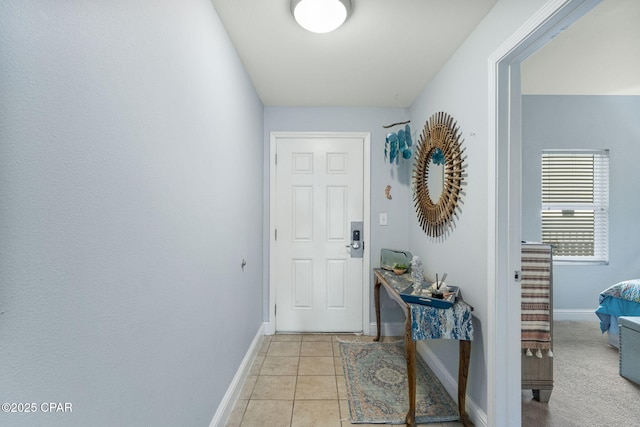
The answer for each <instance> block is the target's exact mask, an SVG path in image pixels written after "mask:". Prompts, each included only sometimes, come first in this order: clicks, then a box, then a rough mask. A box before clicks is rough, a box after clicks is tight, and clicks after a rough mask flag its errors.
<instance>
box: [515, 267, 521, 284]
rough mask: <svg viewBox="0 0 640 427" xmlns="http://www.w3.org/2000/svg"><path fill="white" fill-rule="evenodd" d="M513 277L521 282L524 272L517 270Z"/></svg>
mask: <svg viewBox="0 0 640 427" xmlns="http://www.w3.org/2000/svg"><path fill="white" fill-rule="evenodd" d="M513 278H514V279H515V280H516V282H519V281H521V280H522V272H521V271H520V270H516V271H515V272H514V273H513Z"/></svg>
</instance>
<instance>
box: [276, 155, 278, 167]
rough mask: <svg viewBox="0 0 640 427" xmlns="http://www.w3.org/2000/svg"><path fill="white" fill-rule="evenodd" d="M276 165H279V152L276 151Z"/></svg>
mask: <svg viewBox="0 0 640 427" xmlns="http://www.w3.org/2000/svg"><path fill="white" fill-rule="evenodd" d="M276 166H278V153H276Z"/></svg>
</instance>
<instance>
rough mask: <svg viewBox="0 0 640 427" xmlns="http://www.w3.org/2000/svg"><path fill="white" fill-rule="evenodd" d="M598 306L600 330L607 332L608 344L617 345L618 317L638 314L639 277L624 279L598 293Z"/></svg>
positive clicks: (639, 311)
mask: <svg viewBox="0 0 640 427" xmlns="http://www.w3.org/2000/svg"><path fill="white" fill-rule="evenodd" d="M598 302H599V303H600V306H599V307H598V309H597V310H596V315H597V316H598V318H600V330H601V331H602V333H605V332H606V333H607V335H608V340H609V344H611V345H612V346H614V347H618V345H619V339H620V338H619V337H620V335H619V334H620V332H619V327H618V317H620V316H640V279H632V280H625V281H622V282H619V283H616V284H615V285H613V286H610V287H608V288H607V289H605V290H604V291H602V292H601V293H600V296H599V298H598Z"/></svg>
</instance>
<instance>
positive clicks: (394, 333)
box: [369, 322, 404, 337]
mask: <svg viewBox="0 0 640 427" xmlns="http://www.w3.org/2000/svg"><path fill="white" fill-rule="evenodd" d="M377 334H378V329H377V327H376V323H375V322H371V323H369V335H370V336H373V337H375V336H376V335H377ZM380 336H381V337H404V322H395V323H388V322H384V323H382V324H381V325H380Z"/></svg>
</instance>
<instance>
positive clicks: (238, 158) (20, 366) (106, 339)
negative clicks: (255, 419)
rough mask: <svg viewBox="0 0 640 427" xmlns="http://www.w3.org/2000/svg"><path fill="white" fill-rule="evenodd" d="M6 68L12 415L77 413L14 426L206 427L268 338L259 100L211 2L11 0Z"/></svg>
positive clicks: (3, 182)
mask: <svg viewBox="0 0 640 427" xmlns="http://www.w3.org/2000/svg"><path fill="white" fill-rule="evenodd" d="M0 56H1V57H0V99H1V103H0V153H1V154H0V230H1V231H0V233H1V238H0V402H35V403H37V404H38V405H39V404H40V403H41V402H69V403H71V404H72V410H73V412H72V413H65V414H45V413H42V412H41V411H38V413H36V414H11V413H9V414H5V413H0V424H1V425H3V426H6V425H20V426H27V425H64V426H76V425H77V426H88V425H93V426H99V425H105V426H113V425H131V426H143V425H144V426H150V425H154V426H162V425H166V426H177V425H183V426H187V425H192V426H195V425H207V424H208V423H209V422H210V421H211V419H212V417H213V414H214V413H215V411H216V409H217V407H218V405H219V403H220V401H221V399H222V397H223V395H224V393H225V391H226V389H227V387H228V385H229V383H230V381H231V379H232V377H233V375H234V374H235V372H236V370H237V368H238V366H239V364H240V361H241V360H242V358H243V356H244V354H245V353H246V351H247V349H248V347H249V344H250V343H251V340H252V339H253V337H254V336H255V334H256V332H257V330H258V328H259V327H260V325H261V323H262V283H261V281H262V188H261V185H260V184H258V183H260V182H261V179H262V155H263V151H262V150H263V148H262V104H261V102H260V100H259V99H258V97H257V95H256V93H255V91H254V89H253V86H252V84H251V82H250V81H249V79H248V77H247V75H246V73H245V71H244V69H243V67H242V65H241V63H240V61H239V59H238V58H237V55H236V53H235V50H234V49H233V46H232V45H231V43H230V41H229V40H228V37H227V35H226V33H225V32H224V29H223V27H222V24H221V23H220V21H219V19H218V17H217V15H216V13H215V11H214V9H213V7H212V5H211V4H210V2H208V1H207V0H188V1H177V0H140V1H136V2H130V1H124V0H121V1H115V2H113V1H111V2H96V1H88V0H86V1H74V2H53V1H31V2H24V1H17V0H16V1H13V0H9V1H5V2H2V5H1V6H0ZM242 258H245V259H246V260H247V263H248V264H247V267H246V268H245V271H244V272H243V271H242V270H241V269H240V262H241V259H242ZM238 301H241V302H242V303H241V304H239V303H237V302H238Z"/></svg>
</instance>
